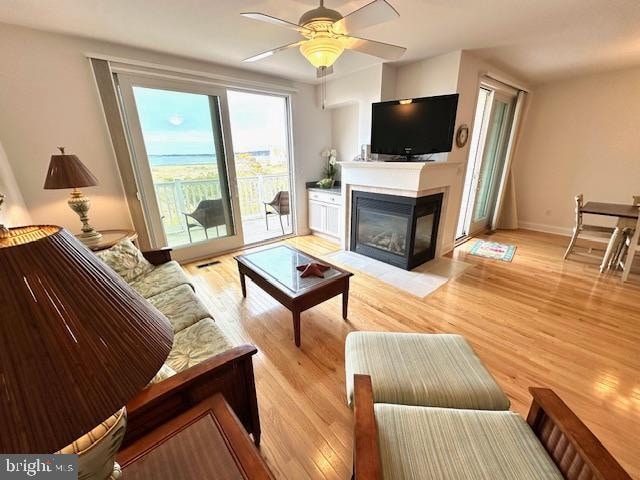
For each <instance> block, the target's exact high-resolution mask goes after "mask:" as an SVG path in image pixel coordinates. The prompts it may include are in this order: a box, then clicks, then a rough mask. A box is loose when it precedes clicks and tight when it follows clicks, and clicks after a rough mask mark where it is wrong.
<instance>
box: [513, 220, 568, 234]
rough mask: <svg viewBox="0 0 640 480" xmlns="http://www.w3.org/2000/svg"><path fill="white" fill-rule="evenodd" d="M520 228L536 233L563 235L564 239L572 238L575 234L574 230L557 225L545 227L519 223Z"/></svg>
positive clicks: (539, 224) (543, 225)
mask: <svg viewBox="0 0 640 480" xmlns="http://www.w3.org/2000/svg"><path fill="white" fill-rule="evenodd" d="M518 228H522V229H524V230H533V231H535V232H544V233H553V234H555V235H562V236H564V237H570V236H571V235H572V234H573V229H572V228H565V227H558V226H556V225H545V224H543V223H532V222H521V221H518Z"/></svg>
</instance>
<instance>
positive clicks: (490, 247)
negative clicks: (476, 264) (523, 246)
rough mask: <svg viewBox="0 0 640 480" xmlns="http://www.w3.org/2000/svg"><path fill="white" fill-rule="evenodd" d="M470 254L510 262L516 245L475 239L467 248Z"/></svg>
mask: <svg viewBox="0 0 640 480" xmlns="http://www.w3.org/2000/svg"><path fill="white" fill-rule="evenodd" d="M469 253H470V254H471V255H477V256H478V257H485V258H492V259H494V260H502V261H503V262H510V261H511V260H513V255H514V254H515V253H516V246H515V245H509V244H506V243H496V242H487V241H485V240H476V242H475V243H474V244H473V245H472V247H471V250H469Z"/></svg>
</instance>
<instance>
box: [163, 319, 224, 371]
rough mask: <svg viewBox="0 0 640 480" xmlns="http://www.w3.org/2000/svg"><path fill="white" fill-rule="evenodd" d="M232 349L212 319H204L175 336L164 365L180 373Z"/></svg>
mask: <svg viewBox="0 0 640 480" xmlns="http://www.w3.org/2000/svg"><path fill="white" fill-rule="evenodd" d="M232 347H233V346H232V345H231V343H230V342H229V340H227V338H226V337H225V336H224V334H223V333H222V332H221V331H220V329H219V328H218V326H217V325H216V324H215V322H214V321H213V319H211V318H205V319H202V320H200V321H199V322H197V323H195V324H194V325H191V326H190V327H188V328H185V329H184V330H182V331H180V332H178V333H176V334H175V336H174V337H173V348H172V349H171V352H169V356H168V357H167V361H166V363H167V365H169V366H170V367H171V368H173V369H174V370H175V371H176V372H181V371H183V370H186V369H187V368H189V367H192V366H194V365H197V364H198V363H200V362H202V361H204V360H206V359H208V358H211V357H213V356H214V355H217V354H219V353H222V352H226V351H227V350H229V349H230V348H232Z"/></svg>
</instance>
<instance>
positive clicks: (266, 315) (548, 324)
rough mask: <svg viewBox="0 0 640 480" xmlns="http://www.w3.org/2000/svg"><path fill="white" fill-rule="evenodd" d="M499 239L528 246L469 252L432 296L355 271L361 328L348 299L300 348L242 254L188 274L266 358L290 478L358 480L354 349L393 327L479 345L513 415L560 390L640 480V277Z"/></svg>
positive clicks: (272, 413)
mask: <svg viewBox="0 0 640 480" xmlns="http://www.w3.org/2000/svg"><path fill="white" fill-rule="evenodd" d="M491 239H492V240H494V241H500V242H505V243H513V244H515V245H517V251H516V254H515V257H514V259H513V262H511V263H506V262H501V261H497V260H489V259H483V258H480V257H476V256H472V255H469V254H467V253H466V252H467V250H468V248H469V246H470V245H469V244H466V245H463V246H461V247H459V248H458V249H456V251H455V252H454V253H453V257H454V258H456V259H458V260H463V261H465V262H469V263H472V264H473V265H474V267H473V268H470V269H468V270H467V271H466V273H465V274H464V275H463V276H461V277H459V278H457V279H455V280H453V281H450V282H449V283H448V284H446V285H445V286H444V287H442V288H441V289H439V290H438V291H436V292H435V293H433V294H432V295H430V296H428V297H426V298H425V299H421V298H417V297H414V296H412V295H409V294H407V293H405V292H403V291H400V290H397V289H394V288H393V287H390V286H388V285H387V284H384V283H381V282H380V281H378V280H376V279H375V278H373V277H369V276H366V275H364V274H361V273H359V272H354V273H355V276H354V277H352V280H351V292H350V305H349V320H348V321H347V322H345V321H343V320H342V318H341V305H340V298H339V297H336V298H334V299H333V300H330V301H328V302H326V303H324V304H322V305H319V306H317V307H315V308H313V309H311V310H309V311H307V312H306V313H303V314H302V347H301V348H300V349H298V348H296V347H295V346H294V343H293V329H292V321H291V314H290V313H289V312H288V311H287V310H285V309H284V308H283V307H281V306H280V305H279V304H277V303H276V302H275V301H274V300H272V299H271V298H270V297H269V296H268V295H266V294H265V293H264V292H263V291H262V290H260V289H259V288H257V287H256V286H255V285H254V284H253V283H251V281H250V280H247V289H248V295H247V299H246V300H243V298H242V295H241V293H240V284H239V281H238V274H237V269H236V265H235V261H234V260H233V255H225V256H222V257H218V260H220V262H221V263H219V264H215V265H213V266H210V267H207V268H204V269H198V268H195V266H194V265H190V266H189V267H188V269H189V271H190V272H191V273H192V274H193V275H194V277H195V283H196V285H197V288H198V289H199V292H200V293H201V295H202V297H204V300H205V302H207V303H208V306H209V307H210V309H211V311H212V312H214V315H215V318H216V321H217V322H218V324H219V325H220V326H221V328H222V329H223V330H224V331H225V333H227V334H228V335H229V336H231V337H232V338H234V339H235V340H236V341H238V342H248V343H252V344H254V345H256V346H257V347H258V349H259V353H258V355H257V356H256V357H254V358H255V360H254V365H255V372H256V379H257V390H258V403H259V407H260V416H261V423H262V431H263V435H262V447H261V451H262V455H263V456H264V458H265V459H266V461H267V463H268V464H269V466H270V467H271V469H272V470H273V472H274V474H275V475H276V477H277V478H280V479H295V480H298V479H306V478H314V479H325V478H326V479H349V478H350V475H351V442H352V414H351V411H350V410H349V408H347V406H346V403H345V391H344V351H343V350H344V340H345V336H346V335H347V334H348V333H349V332H350V331H353V330H379V331H382V330H386V331H411V332H452V333H459V334H462V335H464V336H466V338H467V339H468V340H469V341H470V342H471V344H472V345H473V347H474V349H475V350H476V352H477V353H478V355H479V356H480V358H481V359H482V360H483V361H484V363H485V364H486V365H487V367H488V368H489V370H490V371H491V373H492V374H493V375H494V376H495V378H496V380H497V381H498V382H499V384H500V385H501V387H502V388H503V389H504V390H505V392H506V393H507V395H508V396H509V398H510V399H511V402H512V409H513V410H515V411H517V412H519V413H520V414H522V415H526V412H527V410H528V407H529V401H530V398H529V394H528V392H527V387H529V386H545V387H550V388H552V389H554V390H555V391H556V392H557V393H558V394H559V395H560V396H561V397H562V398H563V399H564V401H565V402H566V403H567V404H568V405H569V406H570V407H571V408H572V409H573V410H574V411H575V412H576V413H577V414H578V416H579V417H580V418H582V419H583V420H584V421H585V422H586V424H587V425H588V426H589V427H590V428H591V429H592V430H593V431H594V432H595V434H596V435H597V436H598V437H599V438H600V440H601V441H602V442H603V443H604V445H605V446H606V447H607V448H608V449H609V450H610V451H611V453H612V454H613V455H614V456H615V457H616V458H617V459H618V460H619V461H620V462H621V463H622V465H623V466H624V467H625V468H626V469H627V471H628V472H629V473H630V474H631V476H632V477H633V478H637V479H640V279H639V276H638V275H632V277H631V280H630V282H629V283H627V284H625V285H623V284H621V282H620V280H619V275H618V276H610V275H609V276H600V275H598V273H597V272H598V270H597V266H598V262H597V259H593V258H590V257H589V256H587V255H586V254H585V255H581V254H576V255H574V256H572V257H571V259H570V260H567V261H565V262H563V261H562V254H563V252H564V247H565V244H566V241H567V239H566V238H563V237H558V236H554V235H548V234H541V233H534V232H526V231H517V232H509V233H504V232H500V233H496V234H494V235H492V236H491ZM287 243H289V244H291V245H293V246H295V247H297V248H300V249H301V250H304V251H307V252H309V253H311V254H313V255H316V256H319V257H322V256H323V255H325V254H327V253H329V252H332V251H335V250H337V246H336V245H334V244H332V243H329V242H326V241H324V240H321V239H319V238H317V237H299V238H295V239H293V240H289V241H288V242H287ZM470 243H473V241H472V242H470ZM200 263H203V262H200Z"/></svg>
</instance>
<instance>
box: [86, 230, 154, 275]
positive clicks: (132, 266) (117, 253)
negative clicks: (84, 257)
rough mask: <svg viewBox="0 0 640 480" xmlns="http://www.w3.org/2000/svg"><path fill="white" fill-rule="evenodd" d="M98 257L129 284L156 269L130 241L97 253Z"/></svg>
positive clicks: (123, 241) (124, 241)
mask: <svg viewBox="0 0 640 480" xmlns="http://www.w3.org/2000/svg"><path fill="white" fill-rule="evenodd" d="M96 255H97V256H98V258H100V259H101V260H102V261H103V262H104V263H106V264H107V265H108V266H109V267H111V268H112V269H113V270H114V271H115V272H116V273H117V274H118V275H120V276H121V277H122V278H123V279H124V281H125V282H127V283H133V282H135V281H136V280H138V279H140V278H141V277H142V276H144V275H146V274H148V273H150V272H151V271H152V270H153V269H154V266H153V265H152V264H151V263H149V261H147V259H146V258H144V256H143V255H142V252H141V251H140V250H138V248H137V247H136V246H135V245H134V244H133V243H131V241H130V240H129V239H124V240H122V241H120V242H119V243H117V244H116V245H114V246H113V247H111V248H108V249H106V250H101V251H99V252H96Z"/></svg>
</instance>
